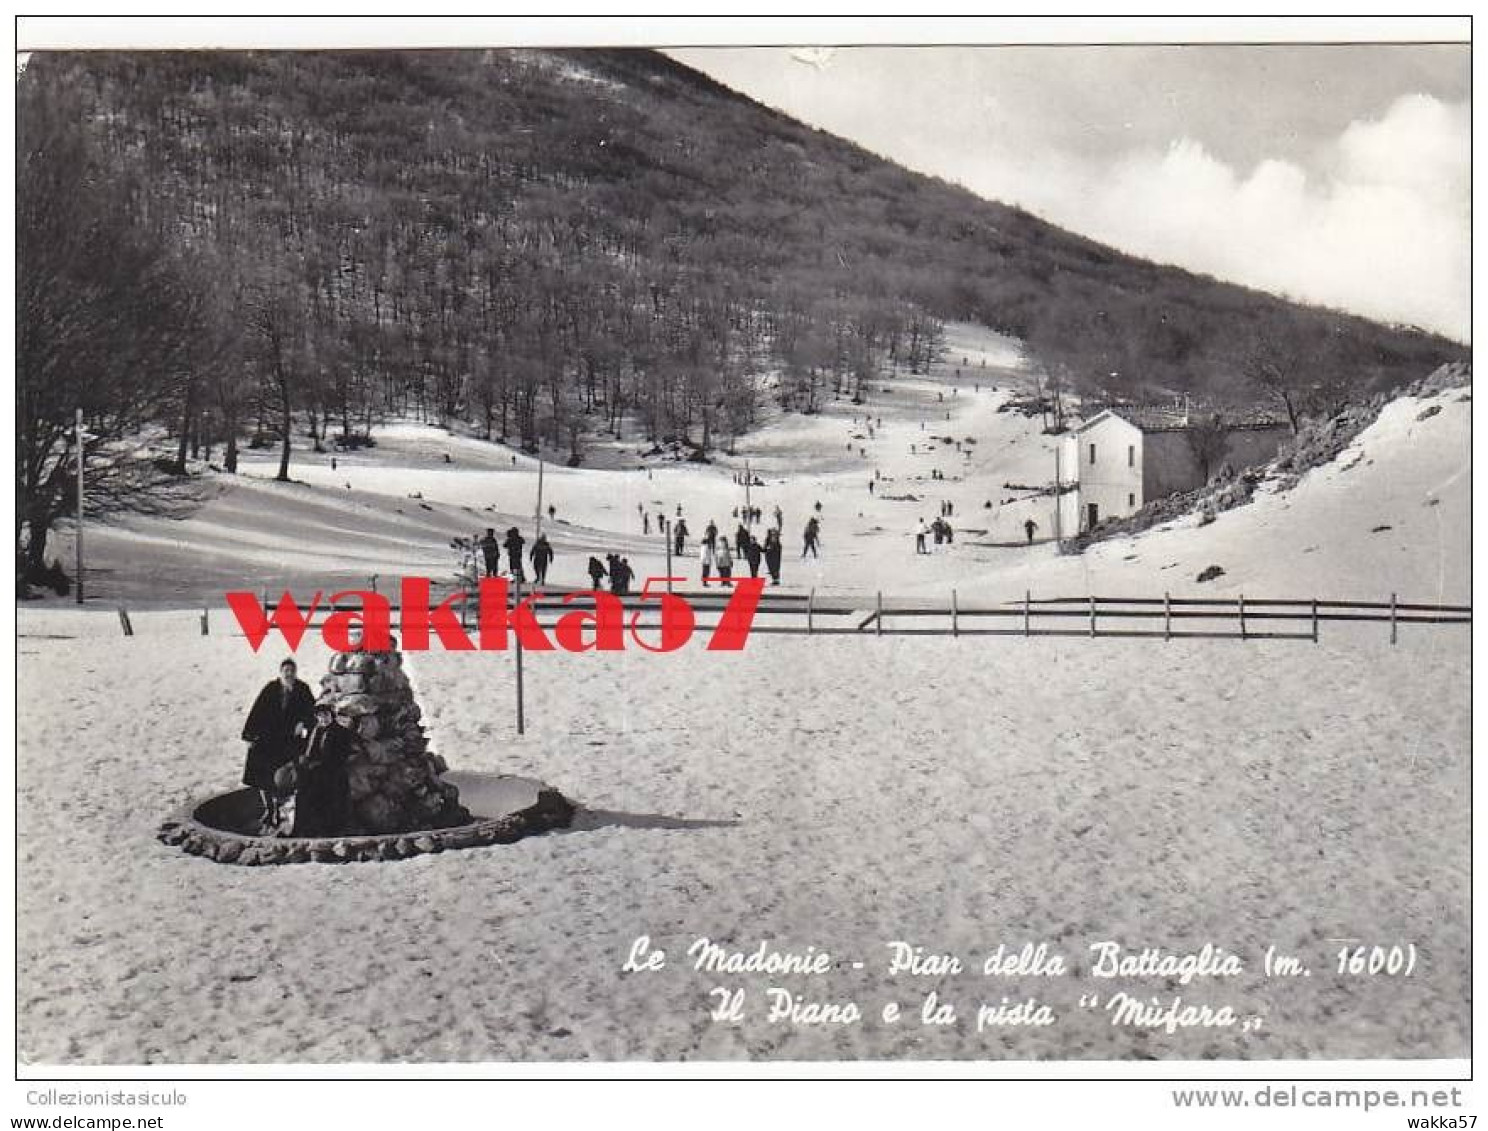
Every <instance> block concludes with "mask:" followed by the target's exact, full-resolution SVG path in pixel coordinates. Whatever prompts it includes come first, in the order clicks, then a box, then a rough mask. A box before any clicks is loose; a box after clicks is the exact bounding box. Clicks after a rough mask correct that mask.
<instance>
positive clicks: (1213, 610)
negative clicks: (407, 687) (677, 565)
mask: <svg viewBox="0 0 1488 1131" xmlns="http://www.w3.org/2000/svg"><path fill="white" fill-rule="evenodd" d="M589 592H590V591H589V590H582V589H569V588H561V587H545V588H544V589H543V590H542V592H541V593H540V594H538V595H535V596H534V595H531V594H528V595H527V596H526V603H527V605H528V607H529V608H531V609H532V610H533V612H534V614H536V616H537V620H538V623H539V624H540V625H542V627H544V628H545V629H547V628H551V627H552V625H553V623H554V622H555V621H556V620H557V618H558V617H559V616H561V615H562V614H564V613H567V612H572V611H575V610H578V611H592V610H593V609H594V603H593V601H592V600H585V596H586V595H587V594H588V593H589ZM673 595H674V596H677V597H681V598H683V599H684V600H686V601H687V603H688V605H689V606H690V607H691V608H692V610H693V613H694V615H695V617H696V626H695V627H696V629H697V630H698V631H707V630H710V629H712V628H715V627H716V626H717V623H718V620H717V618H718V617H719V616H721V615H722V610H723V608H724V606H725V605H726V604H727V603H728V601H729V598H730V594H729V593H728V592H727V591H724V590H721V589H718V588H714V589H710V590H694V591H683V590H679V591H677V592H676V593H675V594H673ZM443 596H448V594H444V595H442V596H436V597H435V598H434V600H436V601H437V600H440V599H443ZM657 596H659V594H657ZM263 599H264V605H265V607H266V608H269V594H268V593H265V594H263ZM516 601H517V594H516V592H515V591H512V592H511V593H509V595H508V602H507V604H508V607H509V608H510V607H512V606H514V605H515V604H516ZM620 601H621V604H622V606H623V607H624V609H625V611H626V614H627V623H632V622H633V623H634V624H635V625H636V626H637V627H642V628H654V627H656V626H657V624H658V622H659V617H660V610H659V606H658V604H657V602H656V601H655V600H654V599H648V598H645V597H642V596H641V595H639V594H634V593H632V594H628V595H626V596H624V597H621V598H620ZM473 607H474V601H473V600H472V601H469V602H466V603H465V606H464V614H463V615H464V618H465V619H464V622H463V623H464V624H465V626H466V627H473V626H474V611H473ZM300 608H301V611H302V612H303V613H304V614H305V616H306V625H307V629H308V630H310V631H314V630H316V629H319V628H320V627H322V626H323V625H324V623H325V618H326V617H328V616H329V615H331V614H332V613H334V612H356V611H360V609H361V606H360V604H359V603H342V604H339V605H336V604H330V603H323V604H320V605H317V606H315V607H314V608H313V609H312V608H309V607H307V606H300ZM272 611H273V610H272V609H270V612H272ZM390 611H391V614H392V618H393V626H394V628H395V629H396V628H400V627H401V612H402V610H401V606H399V605H397V604H390ZM709 614H714V617H713V619H712V620H711V621H710V619H709ZM219 616H222V614H220V613H219ZM119 620H120V624H121V626H122V627H123V630H124V633H125V635H133V632H134V630H133V626H132V624H131V621H130V618H129V614H128V611H127V610H126V609H123V608H122V607H121V608H120V609H119ZM225 620H226V623H227V624H228V626H229V631H230V632H232V633H233V634H234V635H241V634H242V633H241V631H240V629H239V628H238V626H237V624H236V623H235V622H234V620H233V619H232V618H231V617H230V616H227V617H225ZM211 621H212V617H211V610H210V609H209V608H206V607H204V608H203V609H202V612H201V632H202V634H203V635H207V634H208V633H209V632H210V630H211ZM1158 622H1160V626H1159V624H1158ZM1339 622H1369V623H1378V624H1384V625H1388V626H1389V635H1390V643H1392V644H1394V643H1397V642H1398V640H1399V630H1400V626H1402V625H1453V624H1458V625H1470V624H1471V623H1472V606H1470V605H1437V604H1427V603H1423V602H1418V601H1400V600H1398V599H1397V598H1396V596H1395V595H1394V594H1392V595H1391V597H1390V599H1389V600H1388V601H1346V600H1337V599H1331V598H1329V599H1325V598H1318V597H1309V598H1276V597H1259V598H1257V597H1246V596H1244V595H1243V594H1238V595H1236V596H1235V597H1174V596H1171V595H1170V594H1166V593H1165V594H1163V595H1162V596H1160V597H1104V596H1098V595H1087V596H1083V597H1038V598H1035V597H1034V596H1033V595H1032V594H1031V593H1025V594H1024V596H1023V599H1022V600H1011V601H1003V602H999V603H987V604H979V605H978V604H974V605H967V604H965V603H964V602H963V601H962V600H961V599H960V598H959V597H958V595H957V594H956V592H955V590H952V591H951V593H950V594H949V599H948V600H940V599H938V598H926V597H919V598H893V597H886V596H884V595H883V594H882V593H875V594H871V595H862V596H856V595H850V594H841V593H837V594H830V595H825V596H824V595H820V594H818V593H817V592H816V591H815V590H810V591H808V592H805V593H799V592H792V593H779V592H776V591H773V590H768V589H767V590H766V591H765V593H764V594H763V595H762V596H761V599H760V603H759V607H758V609H757V611H756V613H755V619H754V623H753V625H752V627H751V629H750V632H751V634H753V635H789V636H796V635H801V636H866V635H872V636H954V637H960V636H1068V637H1078V636H1083V637H1110V638H1125V639H1133V638H1146V639H1157V640H1179V639H1209V640H1213V639H1239V640H1311V641H1314V642H1315V641H1316V640H1317V639H1318V634H1319V628H1320V626H1321V625H1322V624H1324V623H1339Z"/></svg>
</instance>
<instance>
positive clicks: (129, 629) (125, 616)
mask: <svg viewBox="0 0 1488 1131" xmlns="http://www.w3.org/2000/svg"><path fill="white" fill-rule="evenodd" d="M119 627H120V628H122V629H123V630H124V635H125V636H133V635H134V625H132V624H130V623H129V613H128V612H127V611H126V610H125V608H124V606H123V605H120V606H119Z"/></svg>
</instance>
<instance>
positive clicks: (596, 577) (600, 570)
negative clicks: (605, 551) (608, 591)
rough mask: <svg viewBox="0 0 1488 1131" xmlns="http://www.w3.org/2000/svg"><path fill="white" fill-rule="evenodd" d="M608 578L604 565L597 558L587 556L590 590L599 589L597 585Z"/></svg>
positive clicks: (591, 555)
mask: <svg viewBox="0 0 1488 1131" xmlns="http://www.w3.org/2000/svg"><path fill="white" fill-rule="evenodd" d="M608 576H609V574H608V572H607V571H606V570H605V567H604V564H603V563H602V562H601V561H600V560H599V559H598V558H596V557H595V556H594V555H593V554H590V555H589V586H590V588H591V589H598V588H599V583H600V582H601V581H603V580H604V579H605V578H606V577H608Z"/></svg>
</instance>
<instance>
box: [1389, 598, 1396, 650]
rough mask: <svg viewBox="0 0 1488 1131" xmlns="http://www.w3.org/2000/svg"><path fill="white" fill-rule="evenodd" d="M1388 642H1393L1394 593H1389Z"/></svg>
mask: <svg viewBox="0 0 1488 1131" xmlns="http://www.w3.org/2000/svg"><path fill="white" fill-rule="evenodd" d="M1390 643H1391V644H1394V643H1395V594H1393V593H1391V594H1390Z"/></svg>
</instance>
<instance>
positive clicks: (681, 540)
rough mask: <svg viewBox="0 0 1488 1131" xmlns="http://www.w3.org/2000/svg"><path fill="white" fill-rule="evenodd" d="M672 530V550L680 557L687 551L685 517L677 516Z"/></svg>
mask: <svg viewBox="0 0 1488 1131" xmlns="http://www.w3.org/2000/svg"><path fill="white" fill-rule="evenodd" d="M672 532H673V535H674V541H673V543H672V552H673V553H674V554H676V555H677V556H678V557H681V556H682V555H683V554H685V553H686V552H687V520H686V519H685V518H679V519H678V520H677V521H676V524H675V525H674V526H673V527H672Z"/></svg>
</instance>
